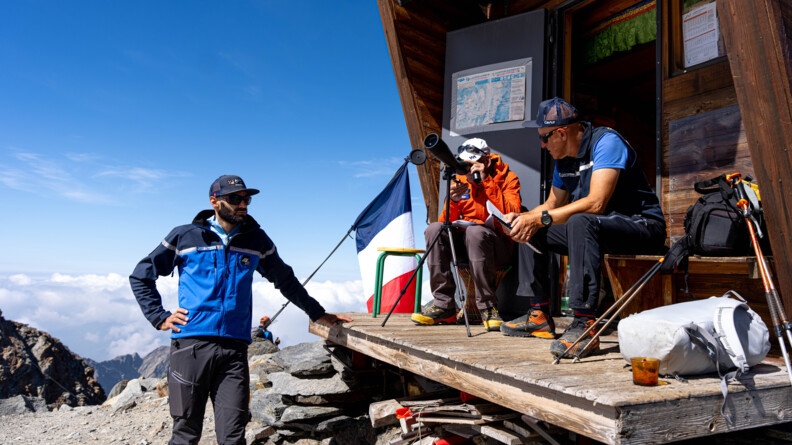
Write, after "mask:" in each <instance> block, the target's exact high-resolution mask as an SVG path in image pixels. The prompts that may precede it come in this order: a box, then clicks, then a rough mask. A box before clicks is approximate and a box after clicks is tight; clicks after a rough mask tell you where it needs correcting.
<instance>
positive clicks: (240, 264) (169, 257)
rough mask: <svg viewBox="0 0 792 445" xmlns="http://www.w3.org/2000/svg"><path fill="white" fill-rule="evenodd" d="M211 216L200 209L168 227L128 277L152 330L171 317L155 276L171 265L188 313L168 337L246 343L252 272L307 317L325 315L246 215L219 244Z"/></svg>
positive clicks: (248, 338)
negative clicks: (189, 220)
mask: <svg viewBox="0 0 792 445" xmlns="http://www.w3.org/2000/svg"><path fill="white" fill-rule="evenodd" d="M212 215H214V211H212V210H204V211H201V212H200V213H198V215H197V216H196V217H195V220H194V221H193V223H192V224H187V225H183V226H179V227H176V228H175V229H173V230H172V231H171V232H170V233H169V234H168V236H167V237H166V238H165V239H164V240H163V241H162V243H161V244H160V245H159V246H157V248H155V249H154V251H153V252H151V253H150V254H149V255H148V256H147V257H145V258H143V259H142V260H141V261H140V262H139V263H138V264H137V266H136V267H135V270H134V271H133V272H132V275H130V276H129V282H130V284H131V285H132V292H133V293H134V294H135V298H136V299H137V301H138V304H139V305H140V308H141V309H142V311H143V315H145V316H146V319H147V320H148V321H149V322H150V323H151V325H152V326H154V327H155V328H158V327H159V326H160V325H161V324H162V322H164V321H165V320H166V319H167V318H168V317H169V316H170V315H171V312H169V311H166V310H165V309H164V308H163V307H162V297H161V296H160V293H159V292H158V291H157V287H156V283H155V282H156V280H157V277H159V276H165V275H169V274H171V273H172V272H173V270H174V269H176V268H178V270H179V307H181V308H185V309H187V310H188V311H189V312H188V313H187V316H188V317H189V321H188V322H187V324H186V325H185V326H181V327H180V328H181V332H178V333H177V332H172V333H171V337H172V338H184V337H202V336H208V337H225V338H234V339H239V340H243V341H246V342H248V343H249V342H250V341H251V339H250V326H251V321H252V312H253V298H252V297H253V296H252V283H253V272H254V271H258V272H259V273H260V274H261V275H262V276H263V277H264V278H266V279H267V280H269V281H270V282H271V283H273V284H274V285H275V288H276V289H278V290H280V291H281V293H282V294H283V296H284V297H286V298H287V299H288V300H289V301H291V302H292V303H294V304H295V305H296V306H297V307H299V308H300V309H302V310H303V311H305V313H306V314H308V317H309V318H310V319H311V320H313V321H316V320H318V319H319V318H320V317H321V316H322V315H324V314H325V310H324V308H323V307H322V305H321V304H319V302H318V301H316V300H315V299H314V298H313V297H311V296H310V295H308V292H307V291H306V290H305V288H304V287H303V286H302V284H301V283H300V282H299V281H298V280H297V278H296V277H295V276H294V271H293V270H292V268H291V267H290V266H289V265H287V264H286V263H284V262H283V260H282V259H281V258H280V256H279V255H278V251H277V249H276V248H275V244H274V243H273V242H272V240H271V239H270V237H269V236H267V234H266V233H265V232H264V230H263V229H262V228H261V226H260V225H259V224H258V223H257V222H256V221H255V220H254V219H253V218H252V217H251V216H249V215H248V216H247V217H246V219H245V221H243V222H242V223H241V224H242V225H241V226H240V230H239V232H237V233H236V234H234V235H232V236H231V237H230V238H229V240H228V246H223V242H222V241H221V240H220V237H219V236H218V235H217V234H216V233H214V232H213V231H212V229H211V228H210V227H209V223H208V222H207V219H208V218H210V217H211V216H212Z"/></svg>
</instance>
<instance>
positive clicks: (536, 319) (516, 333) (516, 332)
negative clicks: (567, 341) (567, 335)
mask: <svg viewBox="0 0 792 445" xmlns="http://www.w3.org/2000/svg"><path fill="white" fill-rule="evenodd" d="M500 330H501V332H503V335H508V336H511V337H539V338H550V339H553V338H555V322H554V321H553V317H548V316H547V314H545V313H544V312H543V311H540V310H538V309H532V310H531V312H529V313H527V314H525V315H523V316H522V317H520V318H515V319H514V320H512V321H509V322H506V323H503V324H502V325H501V327H500ZM572 341H574V340H572Z"/></svg>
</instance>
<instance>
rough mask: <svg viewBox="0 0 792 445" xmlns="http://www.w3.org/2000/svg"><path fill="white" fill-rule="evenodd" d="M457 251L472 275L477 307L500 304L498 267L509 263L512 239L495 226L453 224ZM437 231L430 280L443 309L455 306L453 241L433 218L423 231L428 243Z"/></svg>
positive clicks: (481, 308)
mask: <svg viewBox="0 0 792 445" xmlns="http://www.w3.org/2000/svg"><path fill="white" fill-rule="evenodd" d="M451 230H452V232H453V234H452V235H451V237H452V238H454V253H456V257H457V262H458V263H459V264H467V265H468V267H469V268H470V274H471V275H472V277H473V287H474V288H475V293H476V307H478V308H479V310H486V309H488V308H490V307H493V306H496V305H497V302H498V301H497V300H498V299H497V296H496V295H495V288H496V286H495V274H496V272H497V270H498V269H499V268H502V267H505V266H506V265H507V264H509V261H510V260H511V258H512V242H511V240H510V239H509V238H508V237H506V236H504V235H500V234H498V233H496V232H495V231H494V230H492V229H490V228H489V227H486V226H483V225H471V226H467V227H464V228H457V227H453V228H452V229H451ZM438 232H441V233H440V238H439V239H438V240H437V243H436V244H435V245H434V247H433V248H432V250H431V251H430V252H429V253H428V254H427V255H428V256H427V258H426V264H427V265H428V268H429V283H430V284H431V286H432V295H434V298H435V305H437V307H441V308H444V309H447V308H453V307H454V293H455V291H456V283H455V282H454V278H453V274H452V272H451V267H452V266H451V245H450V243H449V240H448V231H447V230H445V229H444V228H443V223H442V222H433V223H431V224H429V227H427V228H426V230H425V231H424V236H425V237H426V245H427V247H428V246H429V243H431V242H432V240H434V238H435V236H437V234H438Z"/></svg>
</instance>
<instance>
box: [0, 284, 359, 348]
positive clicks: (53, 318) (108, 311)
mask: <svg viewBox="0 0 792 445" xmlns="http://www.w3.org/2000/svg"><path fill="white" fill-rule="evenodd" d="M177 287H178V278H177V277H175V276H174V277H171V276H166V277H161V278H160V279H159V280H158V281H157V289H158V290H159V292H160V294H161V295H162V298H163V306H164V307H165V308H167V309H170V310H173V309H175V308H176V307H177V293H178V289H177ZM306 288H307V290H308V292H309V293H310V294H311V295H312V296H313V297H314V298H316V299H317V300H318V301H319V302H320V303H321V304H322V306H323V307H324V308H325V309H326V310H327V311H329V312H365V311H366V306H365V302H366V299H365V297H364V296H363V284H362V282H361V281H360V280H357V281H346V282H331V281H325V282H315V283H308V284H307V285H306ZM285 303H287V300H286V299H285V298H284V297H283V296H282V295H281V293H280V291H278V290H276V289H275V288H274V286H273V285H272V284H271V283H269V282H267V281H266V280H264V279H262V278H256V280H255V281H254V284H253V318H254V320H255V319H258V317H260V316H261V315H264V314H268V315H270V316H273V315H274V314H275V313H277V312H278V311H279V310H280V309H283V308H284V304H285ZM0 308H2V315H3V317H4V318H5V319H7V320H13V321H16V322H20V323H25V324H28V325H30V326H32V327H34V328H36V329H39V330H42V331H45V332H47V333H49V334H50V335H52V336H54V337H56V338H58V339H59V340H61V342H63V343H64V344H65V345H66V346H67V347H68V348H69V349H71V350H72V351H73V352H75V353H76V354H78V355H80V356H81V357H88V358H91V359H93V360H97V361H104V360H109V359H111V358H114V357H117V356H119V355H124V354H132V353H135V352H137V353H138V354H140V355H141V356H144V355H146V354H147V353H149V352H151V351H152V350H153V349H155V348H157V347H159V346H164V345H167V344H168V342H169V335H168V334H167V333H165V332H161V331H157V330H156V329H154V328H153V327H152V326H151V325H150V324H149V323H148V321H147V320H146V319H145V318H144V317H143V314H142V313H141V311H140V307H139V306H138V304H137V301H136V300H135V298H134V296H133V294H132V290H131V289H130V288H129V282H128V280H127V278H126V277H123V276H121V275H119V274H114V273H110V274H107V275H95V274H85V275H68V274H60V273H56V274H52V275H47V276H36V275H27V274H15V275H0ZM272 331H273V333H274V334H275V335H276V336H278V337H280V338H281V347H285V346H289V345H294V344H297V343H302V342H306V341H316V340H318V337H316V336H314V335H312V334H309V333H308V317H307V316H306V315H305V313H304V312H303V311H302V310H300V309H299V308H298V307H296V306H295V305H294V304H287V305H286V307H285V309H283V311H282V312H281V314H280V315H279V316H278V318H277V319H276V321H275V323H274V324H273V326H272Z"/></svg>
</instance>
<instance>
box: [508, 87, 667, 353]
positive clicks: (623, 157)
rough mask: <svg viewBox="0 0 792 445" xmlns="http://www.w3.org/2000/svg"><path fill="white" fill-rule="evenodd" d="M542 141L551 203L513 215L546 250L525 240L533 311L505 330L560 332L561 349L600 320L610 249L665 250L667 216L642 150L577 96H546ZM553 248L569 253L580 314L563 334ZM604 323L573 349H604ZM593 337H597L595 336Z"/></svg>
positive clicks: (540, 120)
mask: <svg viewBox="0 0 792 445" xmlns="http://www.w3.org/2000/svg"><path fill="white" fill-rule="evenodd" d="M523 125H524V126H526V127H533V128H537V129H538V132H539V140H540V142H541V146H542V148H544V149H546V150H547V151H548V152H549V153H550V156H552V157H553V159H554V160H555V168H554V171H553V186H552V189H551V190H550V195H549V196H548V197H547V200H546V201H545V202H544V204H541V205H539V206H537V207H535V208H533V209H531V210H530V211H528V212H525V213H521V214H509V215H506V218H507V220H508V221H510V222H511V225H512V231H511V233H510V235H511V237H512V239H514V240H515V241H518V242H521V243H525V242H526V241H528V240H530V241H531V244H533V245H534V246H536V247H537V248H538V250H539V251H541V252H544V253H545V254H538V253H536V252H534V251H533V250H532V249H528V248H525V245H524V244H521V245H520V246H521V247H520V259H519V262H520V264H519V277H520V284H519V287H518V289H517V294H518V295H523V296H527V297H530V301H531V310H530V312H529V313H528V314H527V315H524V316H522V317H520V318H517V319H515V320H512V321H510V322H507V323H503V324H502V325H501V332H503V333H504V334H505V335H512V336H519V337H531V336H533V337H540V338H549V339H554V341H553V343H552V344H551V345H550V352H551V353H552V354H553V355H555V356H556V357H559V356H561V355H563V354H564V352H565V351H566V350H567V348H568V347H569V346H571V345H572V344H573V343H574V342H575V340H577V339H578V338H579V337H580V336H581V335H582V334H583V332H585V330H586V329H587V328H588V327H589V326H591V325H592V324H594V321H595V319H596V314H597V304H598V302H599V301H598V300H599V294H600V277H601V271H600V265H601V264H602V256H603V254H605V253H624V254H627V253H629V254H639V253H647V254H649V253H658V252H660V251H661V250H662V249H663V247H664V244H665V238H666V224H665V218H664V217H663V211H662V209H661V208H660V202H659V200H658V199H657V195H655V193H654V191H653V190H652V187H651V186H650V185H649V182H648V181H647V180H646V176H645V175H644V174H643V171H642V170H641V168H640V166H639V165H638V162H637V156H636V153H635V150H633V148H632V147H631V146H630V145H629V143H627V141H626V140H625V139H624V138H623V137H622V136H621V135H620V134H619V133H617V132H616V131H614V130H613V129H611V128H607V127H599V128H594V127H593V126H592V125H591V123H589V122H586V121H583V120H581V119H580V118H579V116H578V112H577V110H576V109H575V107H573V106H572V105H570V104H569V103H567V102H566V101H564V100H563V99H561V98H558V97H555V98H553V99H549V100H546V101H544V102H542V103H541V104H539V109H538V111H537V114H536V121H531V122H526V123H525V124H523ZM550 252H555V253H560V254H562V255H567V256H568V259H569V264H570V269H569V273H570V277H569V292H568V295H569V307H570V309H572V310H573V311H574V318H573V320H572V323H571V324H570V325H569V327H568V328H567V329H566V331H564V333H563V335H561V337H560V338H558V339H555V325H554V323H553V319H552V317H551V316H550V313H549V289H550V287H549V271H548V259H549V255H547V254H548V253H550ZM595 334H596V327H595V328H593V329H591V330H590V331H589V334H588V335H587V336H586V338H584V339H583V340H581V341H580V342H579V343H578V344H577V345H576V346H575V347H574V348H573V349H571V350H570V351H569V352H568V353H567V354H566V355H565V357H568V358H571V357H574V356H577V355H578V353H580V351H582V350H583V349H585V352H584V353H583V354H582V355H581V357H585V356H587V355H589V354H591V353H594V352H596V351H597V350H598V349H599V338H596V339H595V338H592V337H593V336H595ZM589 343H591V344H589Z"/></svg>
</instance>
